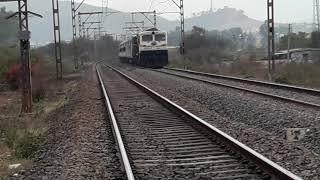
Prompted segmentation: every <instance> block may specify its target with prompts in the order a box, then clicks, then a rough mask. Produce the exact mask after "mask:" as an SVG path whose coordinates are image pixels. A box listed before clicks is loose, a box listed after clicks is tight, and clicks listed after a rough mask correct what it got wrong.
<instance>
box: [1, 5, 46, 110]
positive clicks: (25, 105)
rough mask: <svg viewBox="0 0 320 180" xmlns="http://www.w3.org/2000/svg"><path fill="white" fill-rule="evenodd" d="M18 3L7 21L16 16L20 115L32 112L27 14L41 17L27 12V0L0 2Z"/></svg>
mask: <svg viewBox="0 0 320 180" xmlns="http://www.w3.org/2000/svg"><path fill="white" fill-rule="evenodd" d="M12 1H18V12H16V13H14V14H13V15H11V16H9V17H7V19H9V18H12V17H14V16H16V15H18V20H19V33H18V39H19V40H20V64H21V67H20V83H21V91H22V97H21V101H22V105H21V112H22V113H31V112H32V77H31V62H30V34H31V33H30V31H29V19H28V15H29V14H34V15H36V16H38V17H42V16H41V15H39V14H36V13H33V12H30V11H28V4H27V0H0V2H12Z"/></svg>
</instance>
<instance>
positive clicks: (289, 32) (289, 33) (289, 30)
mask: <svg viewBox="0 0 320 180" xmlns="http://www.w3.org/2000/svg"><path fill="white" fill-rule="evenodd" d="M290 41H291V24H289V28H288V55H287V56H288V61H290V59H291V57H290V43H291V42H290Z"/></svg>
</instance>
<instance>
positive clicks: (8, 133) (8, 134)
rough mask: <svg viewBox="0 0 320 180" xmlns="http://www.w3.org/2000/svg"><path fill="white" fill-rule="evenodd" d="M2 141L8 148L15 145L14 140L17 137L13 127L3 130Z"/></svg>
mask: <svg viewBox="0 0 320 180" xmlns="http://www.w3.org/2000/svg"><path fill="white" fill-rule="evenodd" d="M4 134H5V135H4V142H5V144H6V145H7V146H8V147H9V148H10V149H13V148H14V146H15V142H16V141H17V139H18V133H17V130H16V129H14V128H9V129H7V130H5V131H4Z"/></svg>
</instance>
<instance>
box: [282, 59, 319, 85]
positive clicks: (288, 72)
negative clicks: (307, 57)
mask: <svg viewBox="0 0 320 180" xmlns="http://www.w3.org/2000/svg"><path fill="white" fill-rule="evenodd" d="M276 80H277V81H278V82H280V83H286V84H294V85H300V86H307V87H314V88H320V64H303V63H290V64H287V65H283V66H281V67H279V68H278V69H277V73H276Z"/></svg>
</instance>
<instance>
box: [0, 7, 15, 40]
mask: <svg viewBox="0 0 320 180" xmlns="http://www.w3.org/2000/svg"><path fill="white" fill-rule="evenodd" d="M10 14H12V12H7V11H6V9H5V8H4V7H2V8H0V27H1V28H0V44H8V43H10V42H15V41H17V38H16V35H17V31H18V23H17V19H15V18H13V19H9V20H7V19H6V17H8V16H9V15H10Z"/></svg>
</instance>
